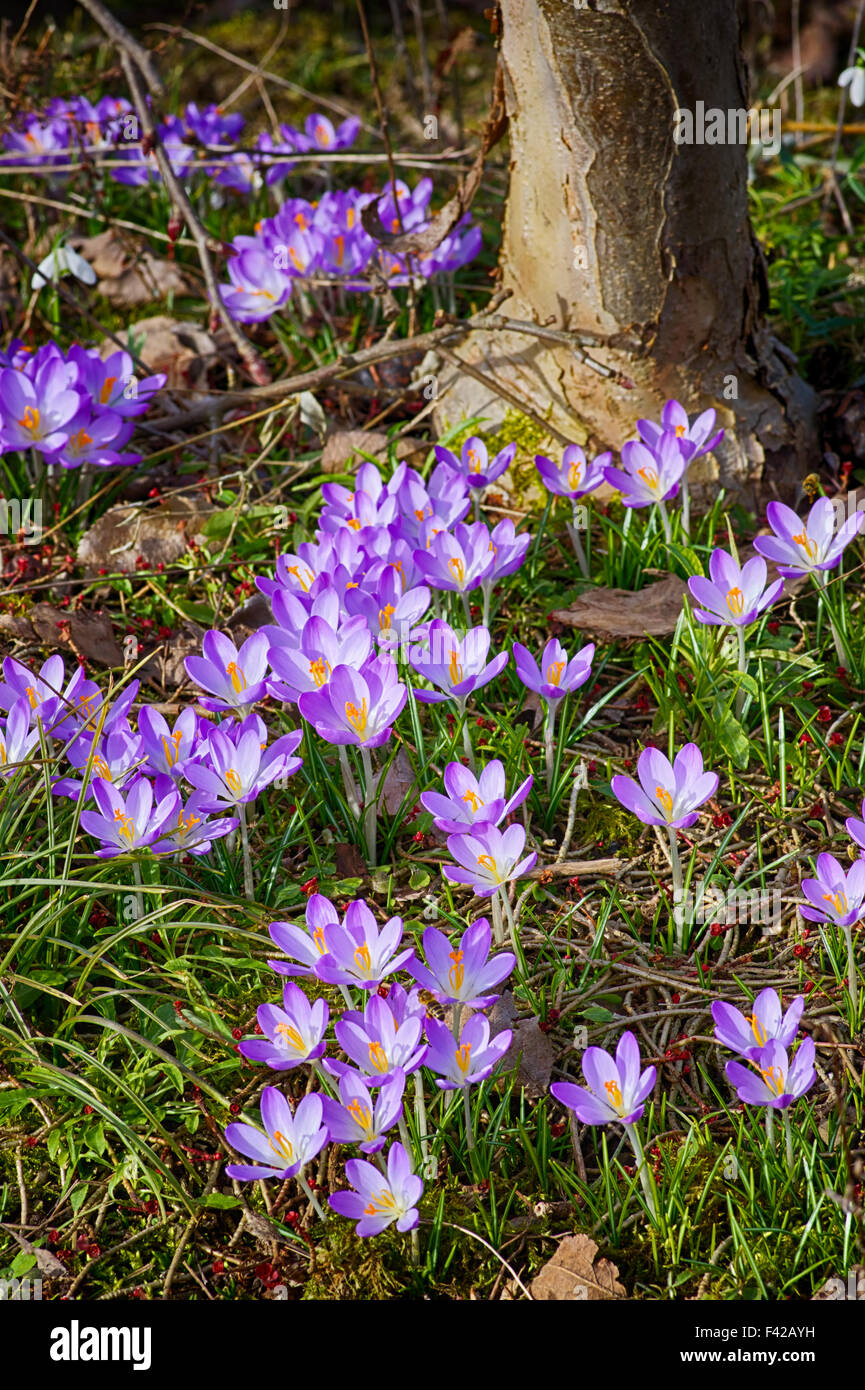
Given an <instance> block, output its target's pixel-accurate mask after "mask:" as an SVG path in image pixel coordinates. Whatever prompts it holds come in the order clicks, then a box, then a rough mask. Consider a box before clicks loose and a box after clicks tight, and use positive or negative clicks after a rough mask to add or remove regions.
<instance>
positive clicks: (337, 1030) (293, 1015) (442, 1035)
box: [225, 893, 516, 1236]
mask: <svg viewBox="0 0 865 1390" xmlns="http://www.w3.org/2000/svg"><path fill="white" fill-rule="evenodd" d="M269 931H270V935H271V937H272V938H273V941H274V943H275V945H276V946H277V947H278V948H279V950H280V951H281V952H282V953H283V955H284V956H287V957H288V960H287V961H282V960H272V961H269V962H268V964H269V965H270V966H271V969H273V970H274V971H276V972H277V973H278V974H280V975H286V976H289V977H292V976H294V977H306V978H307V979H308V980H309V981H310V982H311V983H323V984H330V985H335V986H337V987H338V988H339V990H340V991H341V993H342V995H343V998H344V999H345V1002H346V1005H347V1008H346V1009H345V1010H344V1012H343V1013H342V1014H341V1016H340V1017H339V1018H338V1019H337V1020H336V1021H335V1023H334V1025H333V1035H334V1039H335V1042H336V1044H337V1048H338V1049H340V1050H341V1052H342V1057H337V1056H326V1055H325V1053H326V1050H327V1044H328V1039H327V1032H328V1027H329V1022H330V1008H329V1006H328V1003H327V1001H326V999H324V998H322V997H319V998H316V999H314V1000H312V1001H310V998H309V996H308V995H307V994H306V993H305V992H304V991H303V990H302V989H301V988H300V987H299V986H298V985H296V984H294V983H293V982H292V980H291V979H290V978H289V980H288V982H287V983H286V985H285V989H284V993H283V1001H282V1008H279V1007H278V1006H276V1005H273V1004H262V1005H261V1007H260V1008H259V1009H258V1013H257V1019H258V1029H259V1032H260V1034H261V1036H260V1037H255V1038H249V1039H246V1040H245V1041H243V1042H241V1043H239V1044H238V1051H239V1052H240V1053H241V1054H242V1055H243V1056H245V1057H248V1058H250V1059H251V1060H252V1061H255V1062H263V1063H264V1064H265V1065H266V1066H268V1067H270V1068H272V1070H274V1071H288V1070H291V1069H292V1068H294V1067H299V1066H304V1065H306V1066H309V1067H311V1068H312V1070H313V1071H314V1073H315V1075H316V1077H317V1079H318V1081H319V1083H320V1086H321V1090H320V1091H312V1092H310V1093H308V1094H307V1095H306V1096H304V1098H303V1100H301V1101H300V1103H299V1104H298V1105H297V1106H296V1108H295V1109H294V1110H292V1107H291V1105H290V1103H289V1101H288V1100H287V1099H286V1097H285V1096H284V1094H283V1093H282V1092H281V1091H280V1090H279V1089H278V1088H277V1087H275V1086H267V1087H265V1089H264V1091H263V1093H262V1099H261V1119H262V1122H263V1125H264V1133H262V1132H261V1131H260V1130H258V1129H256V1128H254V1127H253V1126H252V1125H248V1124H231V1125H229V1126H228V1128H227V1129H226V1132H225V1133H226V1138H227V1139H228V1141H229V1143H230V1144H231V1145H232V1146H233V1147H234V1148H235V1149H237V1150H239V1152H240V1153H242V1154H243V1155H244V1156H245V1157H247V1158H251V1159H253V1160H254V1162H253V1164H251V1165H250V1164H229V1165H228V1166H227V1168H226V1173H227V1175H228V1176H229V1177H232V1178H238V1179H240V1180H244V1181H253V1180H255V1179H258V1178H266V1177H275V1178H280V1179H284V1178H290V1177H297V1179H298V1181H299V1183H300V1185H301V1187H302V1188H303V1190H304V1192H306V1194H307V1196H308V1197H309V1199H310V1200H311V1201H312V1203H313V1205H314V1206H315V1208H316V1210H317V1211H318V1213H319V1215H320V1216H321V1217H322V1219H324V1217H325V1212H324V1211H323V1210H322V1208H321V1207H320V1206H319V1204H318V1201H317V1199H316V1197H315V1194H314V1192H313V1191H312V1190H311V1188H310V1186H309V1184H308V1182H307V1181H306V1179H305V1177H304V1173H303V1170H304V1168H305V1167H306V1165H307V1164H309V1163H310V1162H311V1160H312V1159H313V1158H315V1157H316V1156H317V1154H319V1153H320V1152H321V1150H322V1149H323V1147H324V1145H325V1144H326V1143H328V1142H332V1143H335V1144H352V1145H355V1146H356V1147H357V1149H358V1150H359V1152H360V1153H362V1154H366V1155H369V1156H370V1157H372V1158H373V1159H374V1160H375V1163H370V1162H368V1161H367V1160H366V1159H362V1158H354V1159H350V1160H349V1162H348V1163H347V1164H346V1169H345V1171H346V1176H347V1178H348V1180H349V1182H350V1183H351V1187H352V1189H353V1190H352V1191H344V1192H336V1193H334V1194H333V1195H331V1196H330V1197H329V1202H330V1206H331V1207H332V1208H333V1209H334V1211H336V1212H338V1213H339V1214H340V1215H342V1216H348V1217H350V1218H351V1219H353V1220H355V1221H357V1223H358V1224H357V1228H356V1229H357V1234H358V1235H360V1236H371V1235H377V1234H379V1232H381V1231H383V1230H384V1229H385V1228H386V1227H387V1226H389V1225H390V1224H391V1223H392V1222H396V1225H397V1229H398V1230H399V1231H410V1230H412V1229H413V1228H414V1227H416V1226H417V1223H418V1220H419V1214H418V1209H417V1203H418V1200H419V1198H420V1195H421V1193H422V1191H423V1181H422V1178H421V1177H420V1176H418V1175H416V1174H415V1172H414V1168H413V1164H414V1153H413V1146H412V1143H411V1139H410V1135H409V1129H408V1125H407V1122H406V1116H405V1110H406V1087H407V1083H408V1078H409V1077H410V1076H411V1077H412V1083H413V1089H414V1109H415V1118H416V1129H417V1138H418V1144H419V1151H420V1153H421V1155H422V1156H423V1160H424V1169H425V1172H427V1173H432V1172H434V1170H435V1159H434V1156H433V1158H432V1162H431V1156H430V1146H429V1139H430V1136H429V1134H428V1132H427V1117H426V1102H425V1096H424V1080H423V1073H422V1072H421V1068H422V1067H425V1068H426V1070H427V1072H428V1073H431V1074H432V1076H433V1078H434V1080H435V1085H436V1086H437V1087H438V1089H439V1090H440V1091H459V1092H461V1093H462V1096H463V1099H464V1109H465V1117H466V1138H467V1142H468V1145H469V1148H473V1147H474V1134H473V1131H472V1116H471V1106H470V1103H469V1089H470V1087H472V1086H474V1085H476V1084H477V1083H478V1082H480V1081H484V1080H486V1078H487V1077H489V1076H490V1075H491V1073H492V1072H493V1070H494V1069H495V1067H496V1066H498V1064H499V1063H500V1062H501V1060H502V1058H503V1057H504V1055H505V1053H506V1052H507V1050H508V1047H509V1046H510V1042H511V1036H512V1034H511V1032H510V1030H507V1029H506V1030H504V1031H503V1032H500V1033H498V1034H496V1035H495V1036H491V1030H490V1023H489V1020H488V1019H487V1018H486V1017H485V1016H484V1010H486V1009H488V1008H490V1007H491V1006H492V1005H493V1004H494V1003H495V1001H496V999H497V998H498V991H499V988H500V986H501V984H502V982H503V981H504V980H505V979H506V978H507V976H508V975H510V973H511V971H512V970H513V968H514V965H515V964H516V957H515V956H513V955H512V954H511V953H510V952H500V953H499V954H497V955H493V956H491V955H490V948H491V935H490V927H489V923H488V921H487V920H486V918H481V919H480V920H478V921H477V922H474V923H473V924H472V925H471V926H470V927H468V928H467V930H466V931H464V932H463V933H462V935H461V937H460V938H459V940H458V941H456V942H454V941H452V940H451V939H450V938H449V937H448V936H446V935H445V934H444V933H443V932H441V931H439V930H438V928H436V927H429V928H427V930H426V931H425V932H424V935H423V959H421V958H420V957H419V956H418V954H417V953H416V952H415V950H414V948H413V946H412V944H411V943H410V942H408V943H407V942H406V939H405V935H404V931H403V923H402V919H401V918H400V917H391V918H390V919H389V921H387V922H385V923H384V924H383V925H382V926H381V927H379V925H378V923H377V922H376V919H375V916H374V915H373V913H372V911H371V910H370V908H369V907H368V905H367V904H366V902H364V901H363V899H356V900H355V901H354V902H352V903H350V904H349V905H348V907H347V909H346V911H345V913H344V915H343V917H342V920H340V916H339V913H338V912H337V910H336V908H335V907H334V905H333V903H332V902H331V901H330V900H329V899H328V898H326V897H324V896H322V895H321V894H317V893H316V894H314V895H313V896H311V897H310V899H309V902H308V904H307V908H306V921H305V924H304V925H303V926H300V925H298V924H295V923H291V922H272V923H271V924H270V928H269ZM398 971H405V972H406V973H407V974H408V975H410V976H411V977H412V980H413V981H414V984H413V986H412V987H411V988H409V989H408V990H407V989H405V988H404V987H403V985H401V984H399V983H398V982H397V981H396V980H395V979H394V978H393V977H394V976H395V975H396V973H397V972H398ZM422 989H423V990H427V991H428V992H429V993H430V994H432V995H433V996H434V997H435V999H436V1000H438V1002H439V1003H440V1004H442V1005H445V1006H448V1007H449V1008H450V1010H451V1025H450V1027H448V1026H447V1025H446V1024H445V1023H443V1022H440V1021H439V1020H438V1019H437V1018H435V1017H433V1016H432V1015H431V1014H429V1013H428V1012H427V1009H426V1006H425V1004H424V1003H423V1001H422V999H421V997H420V996H421V990H422ZM352 991H354V992H355V993H354V995H353V994H352ZM358 1004H360V1007H358ZM464 1012H465V1013H467V1014H468V1017H467V1018H466V1020H465V1022H464V1023H462V1022H461V1020H462V1016H463V1013H464ZM343 1058H345V1059H346V1060H343ZM393 1130H397V1131H398V1133H399V1135H400V1139H399V1140H396V1139H394V1140H393V1142H392V1143H391V1145H390V1148H389V1150H388V1152H387V1154H386V1155H385V1153H384V1149H385V1145H386V1144H387V1143H388V1139H389V1136H390V1134H391V1131H393ZM376 1165H377V1166H376Z"/></svg>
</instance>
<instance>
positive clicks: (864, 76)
mask: <svg viewBox="0 0 865 1390" xmlns="http://www.w3.org/2000/svg"><path fill="white" fill-rule="evenodd" d="M838 86H839V87H849V88H850V100H851V101H852V103H853V105H854V106H865V68H860V67H856V68H845V69H844V71H843V72H842V74H841V76H840V77H839V78H838Z"/></svg>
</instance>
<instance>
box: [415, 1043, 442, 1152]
mask: <svg viewBox="0 0 865 1390" xmlns="http://www.w3.org/2000/svg"><path fill="white" fill-rule="evenodd" d="M413 1075H414V1113H415V1119H416V1120H417V1127H418V1134H419V1135H420V1151H421V1155H422V1157H423V1176H424V1178H425V1179H426V1178H430V1177H432V1178H435V1176H436V1173H435V1172H430V1163H431V1162H432V1165H433V1166H434V1167H435V1169H436V1170H437V1169H438V1164H437V1163H436V1161H435V1159H434V1158H433V1159H432V1160H431V1159H430V1151H429V1134H428V1133H427V1126H428V1121H427V1113H426V1100H425V1098H424V1093H423V1079H422V1078H421V1074H420V1067H418V1069H417V1071H416V1072H414V1074H413Z"/></svg>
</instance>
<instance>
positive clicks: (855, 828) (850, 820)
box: [844, 801, 865, 854]
mask: <svg viewBox="0 0 865 1390" xmlns="http://www.w3.org/2000/svg"><path fill="white" fill-rule="evenodd" d="M844 824H845V826H846V827H847V834H848V835H849V836H850V838H851V840H855V841H856V844H857V845H858V846H859V848H860V850H861V851H862V853H863V854H865V801H863V802H862V820H857V819H856V817H855V816H848V817H847V819H846V821H845V822H844Z"/></svg>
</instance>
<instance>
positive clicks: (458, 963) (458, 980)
mask: <svg viewBox="0 0 865 1390" xmlns="http://www.w3.org/2000/svg"><path fill="white" fill-rule="evenodd" d="M450 959H451V960H452V961H453V965H452V966H451V968H450V970H449V971H448V979H449V980H450V982H451V984H452V985H453V987H454V989H462V987H463V979H464V978H465V969H464V967H463V953H462V951H451V953H450Z"/></svg>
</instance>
